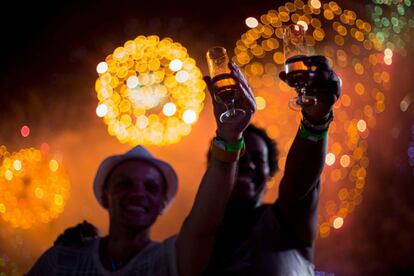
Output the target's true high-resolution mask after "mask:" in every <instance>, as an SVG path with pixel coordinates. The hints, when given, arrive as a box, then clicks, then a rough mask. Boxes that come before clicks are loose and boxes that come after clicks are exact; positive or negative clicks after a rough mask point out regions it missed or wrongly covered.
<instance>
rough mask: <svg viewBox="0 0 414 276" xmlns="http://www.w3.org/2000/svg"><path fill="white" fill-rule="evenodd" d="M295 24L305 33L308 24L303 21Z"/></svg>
mask: <svg viewBox="0 0 414 276" xmlns="http://www.w3.org/2000/svg"><path fill="white" fill-rule="evenodd" d="M296 24H298V25H301V26H302V27H303V30H304V31H305V32H306V31H307V30H308V24H307V23H306V22H305V21H303V20H299V21H298V22H296Z"/></svg>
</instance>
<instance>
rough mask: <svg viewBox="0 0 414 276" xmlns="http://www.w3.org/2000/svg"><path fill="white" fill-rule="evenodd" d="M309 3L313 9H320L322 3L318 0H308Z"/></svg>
mask: <svg viewBox="0 0 414 276" xmlns="http://www.w3.org/2000/svg"><path fill="white" fill-rule="evenodd" d="M310 5H311V7H312V8H314V9H320V8H321V6H322V4H321V2H320V1H319V0H310Z"/></svg>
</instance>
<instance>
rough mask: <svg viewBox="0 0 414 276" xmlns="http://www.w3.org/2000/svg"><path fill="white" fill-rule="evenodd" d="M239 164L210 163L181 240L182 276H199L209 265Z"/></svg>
mask: <svg viewBox="0 0 414 276" xmlns="http://www.w3.org/2000/svg"><path fill="white" fill-rule="evenodd" d="M236 164H237V163H236V162H222V161H219V160H216V159H214V158H211V160H210V162H209V165H208V168H207V171H206V173H205V174H204V176H203V179H202V181H201V184H200V187H199V189H198V192H197V195H196V197H195V201H194V204H193V207H192V209H191V212H190V214H189V215H188V217H187V218H186V220H185V222H184V223H183V226H182V228H181V231H180V234H179V236H178V240H177V256H178V268H179V273H180V275H181V276H183V275H199V274H201V273H202V271H203V270H204V269H205V268H206V266H207V264H208V260H209V257H210V254H211V252H212V248H213V244H214V241H215V235H216V233H217V230H218V228H219V225H220V224H221V222H222V219H223V216H224V210H225V208H226V205H227V202H228V199H229V197H230V194H231V192H232V189H233V185H234V181H235V174H236ZM183 237H185V238H183Z"/></svg>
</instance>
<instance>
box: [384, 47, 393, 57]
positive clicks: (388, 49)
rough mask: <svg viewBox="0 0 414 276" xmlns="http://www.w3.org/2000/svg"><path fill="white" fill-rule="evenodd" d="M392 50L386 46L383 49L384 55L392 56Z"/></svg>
mask: <svg viewBox="0 0 414 276" xmlns="http://www.w3.org/2000/svg"><path fill="white" fill-rule="evenodd" d="M392 54H393V53H392V50H391V49H390V48H387V49H385V50H384V55H385V56H386V57H390V58H392Z"/></svg>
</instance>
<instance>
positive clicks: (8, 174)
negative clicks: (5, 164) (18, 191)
mask: <svg viewBox="0 0 414 276" xmlns="http://www.w3.org/2000/svg"><path fill="white" fill-rule="evenodd" d="M4 178H6V180H8V181H12V180H13V172H12V171H11V170H9V169H7V170H6V171H5V172H4Z"/></svg>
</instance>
